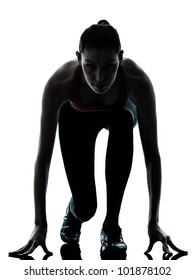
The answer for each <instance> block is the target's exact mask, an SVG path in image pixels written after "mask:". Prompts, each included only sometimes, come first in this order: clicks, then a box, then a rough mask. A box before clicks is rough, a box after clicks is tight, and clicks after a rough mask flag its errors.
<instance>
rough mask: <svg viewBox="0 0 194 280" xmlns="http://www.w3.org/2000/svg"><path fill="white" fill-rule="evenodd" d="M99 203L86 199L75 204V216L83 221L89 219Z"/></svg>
mask: <svg viewBox="0 0 194 280" xmlns="http://www.w3.org/2000/svg"><path fill="white" fill-rule="evenodd" d="M96 209H97V203H96V202H94V201H93V203H92V204H91V203H89V202H88V201H85V202H84V203H79V205H74V210H73V211H72V212H73V214H74V215H75V217H76V218H77V219H78V220H79V221H81V222H87V221H89V220H90V219H91V218H92V217H93V216H94V215H95V213H96Z"/></svg>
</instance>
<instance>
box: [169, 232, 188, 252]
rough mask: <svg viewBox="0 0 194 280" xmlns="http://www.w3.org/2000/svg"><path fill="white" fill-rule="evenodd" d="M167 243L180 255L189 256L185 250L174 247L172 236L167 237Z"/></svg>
mask: <svg viewBox="0 0 194 280" xmlns="http://www.w3.org/2000/svg"><path fill="white" fill-rule="evenodd" d="M167 242H168V245H169V246H170V247H171V248H172V249H173V250H175V251H177V252H178V253H183V254H188V252H187V251H183V250H181V249H179V248H178V247H176V246H175V245H174V243H173V242H172V240H171V238H170V236H168V237H167Z"/></svg>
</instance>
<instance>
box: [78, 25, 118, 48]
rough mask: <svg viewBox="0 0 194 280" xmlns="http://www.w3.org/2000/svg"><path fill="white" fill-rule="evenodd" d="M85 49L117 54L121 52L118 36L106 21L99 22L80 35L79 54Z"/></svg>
mask: <svg viewBox="0 0 194 280" xmlns="http://www.w3.org/2000/svg"><path fill="white" fill-rule="evenodd" d="M85 48H87V49H88V48H95V49H98V50H100V49H103V48H106V49H112V50H114V51H115V52H116V53H119V51H120V50H121V43H120V38H119V34H118V32H117V30H116V29H115V28H114V27H112V26H111V25H110V24H109V23H108V21H106V20H100V21H99V22H98V23H97V24H93V25H91V26H90V27H89V28H87V29H86V30H85V31H84V32H83V33H82V35H81V37H80V42H79V52H80V53H82V52H83V51H84V49H85Z"/></svg>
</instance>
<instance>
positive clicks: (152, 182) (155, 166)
mask: <svg viewBox="0 0 194 280" xmlns="http://www.w3.org/2000/svg"><path fill="white" fill-rule="evenodd" d="M133 101H134V103H135V104H136V107H137V118H138V125H139V131H140V137H141V142H142V147H143V152H144V157H145V164H146V170H147V183H148V190H149V219H148V234H149V238H150V244H149V246H148V249H147V250H146V253H148V252H150V251H151V250H152V248H153V245H154V244H155V242H157V241H161V242H162V244H163V250H164V252H165V253H168V254H169V253H170V250H169V247H168V245H170V247H171V248H172V249H174V250H176V251H178V252H183V251H182V250H180V249H179V248H177V247H176V246H175V245H174V244H173V243H172V241H171V239H170V236H168V235H167V234H166V233H165V232H163V231H162V230H161V228H160V227H159V225H158V222H159V205H160V195H161V160H160V153H159V149H158V139H157V117H156V101H155V93H154V89H153V86H152V84H151V82H150V80H149V78H148V77H147V75H146V74H143V75H142V76H141V78H138V79H137V80H136V81H135V84H134V92H133Z"/></svg>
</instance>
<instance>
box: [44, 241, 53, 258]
mask: <svg viewBox="0 0 194 280" xmlns="http://www.w3.org/2000/svg"><path fill="white" fill-rule="evenodd" d="M41 246H42V249H43V250H44V252H45V253H46V255H49V256H52V255H53V253H52V252H50V251H49V250H48V248H47V246H46V243H45V241H43V242H42V244H41Z"/></svg>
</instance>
